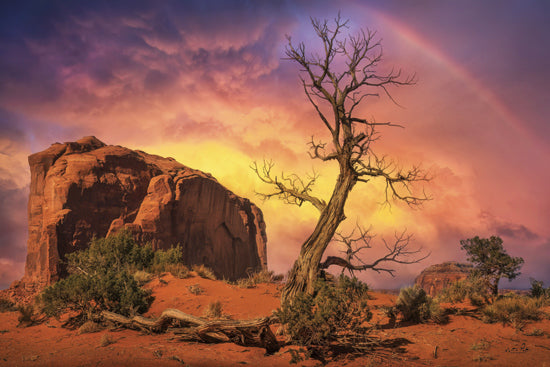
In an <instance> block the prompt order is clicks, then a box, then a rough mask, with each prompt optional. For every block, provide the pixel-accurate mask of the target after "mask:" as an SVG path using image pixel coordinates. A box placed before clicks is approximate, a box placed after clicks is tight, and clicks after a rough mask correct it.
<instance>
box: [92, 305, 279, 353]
mask: <svg viewBox="0 0 550 367" xmlns="http://www.w3.org/2000/svg"><path fill="white" fill-rule="evenodd" d="M101 316H102V318H103V319H104V320H107V321H111V322H114V323H116V324H117V325H121V326H124V327H126V328H131V329H139V330H145V331H148V332H164V331H166V329H167V328H168V326H169V325H170V324H171V323H172V321H179V322H181V323H183V324H186V325H188V327H185V328H173V329H171V331H172V332H173V333H174V334H176V335H178V337H179V338H180V339H181V340H184V341H198V342H206V343H227V342H232V343H235V344H238V345H243V346H250V347H260V348H264V349H265V350H266V352H267V353H270V354H271V353H275V352H277V351H278V350H279V348H280V347H279V343H278V342H277V339H276V338H275V335H274V334H273V332H272V331H271V329H270V327H269V325H271V324H272V323H275V322H276V321H277V320H276V318H274V317H262V318H258V319H252V320H212V321H209V320H206V319H203V318H201V317H197V316H193V315H189V314H186V313H184V312H182V311H179V310H176V309H171V308H169V309H166V310H164V311H163V312H162V314H161V315H160V316H159V317H158V318H156V319H150V318H146V317H143V316H134V317H132V318H129V317H125V316H122V315H119V314H116V313H114V312H109V311H103V312H102V313H101Z"/></svg>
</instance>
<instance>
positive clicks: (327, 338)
mask: <svg viewBox="0 0 550 367" xmlns="http://www.w3.org/2000/svg"><path fill="white" fill-rule="evenodd" d="M367 291H368V287H367V285H366V284H364V283H361V282H360V281H359V280H357V278H348V277H346V276H343V275H342V276H340V278H339V279H338V281H337V282H336V284H332V283H329V282H327V281H324V280H318V281H317V282H316V284H315V289H314V293H313V294H312V295H311V294H307V293H300V294H298V295H296V296H295V297H294V299H293V300H292V303H290V302H289V301H288V300H287V301H285V303H284V304H283V305H282V307H281V308H280V309H278V310H277V311H276V313H275V314H276V316H277V317H278V318H279V320H280V322H281V324H283V325H284V326H285V328H286V332H287V333H288V336H289V337H290V339H291V340H292V341H293V342H294V343H296V344H299V345H306V346H307V345H327V344H329V343H330V342H332V341H334V340H338V338H340V337H344V336H346V335H347V334H350V333H351V334H357V333H358V332H359V330H361V334H362V335H364V333H365V332H364V328H363V329H362V327H363V326H362V325H363V324H364V323H366V322H367V321H369V320H370V318H371V317H372V313H371V312H370V310H369V308H368V306H367V300H368V293H367Z"/></svg>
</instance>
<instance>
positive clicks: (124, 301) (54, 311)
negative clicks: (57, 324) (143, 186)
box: [40, 231, 154, 322]
mask: <svg viewBox="0 0 550 367" xmlns="http://www.w3.org/2000/svg"><path fill="white" fill-rule="evenodd" d="M153 258H154V253H153V251H152V249H151V247H150V246H139V245H138V244H137V243H136V242H135V241H134V240H133V238H132V236H131V234H130V233H129V232H126V231H122V232H120V233H119V234H117V235H115V236H111V237H109V238H104V239H93V240H92V241H91V243H90V247H89V248H87V249H86V250H83V251H79V252H75V253H72V254H69V255H68V256H67V261H68V264H69V270H70V271H71V272H72V274H70V275H69V276H68V277H67V278H65V279H62V280H60V281H58V282H57V283H55V284H53V285H51V286H49V287H47V288H46V289H44V291H43V292H42V294H41V295H40V304H41V306H42V311H43V312H44V313H45V314H46V315H47V316H57V315H59V314H60V313H62V312H63V311H65V310H72V311H77V312H79V314H80V315H79V319H80V322H84V321H86V320H87V319H90V318H92V317H93V315H94V314H96V313H98V312H100V311H102V310H108V311H112V312H116V313H120V314H123V315H126V316H130V315H132V314H134V313H135V312H145V311H146V310H147V309H148V307H149V304H150V301H151V298H150V291H146V290H143V289H141V288H140V287H139V285H138V282H137V281H136V279H134V276H133V274H134V273H136V271H143V270H144V269H145V268H147V267H148V266H150V264H151V263H152V261H153Z"/></svg>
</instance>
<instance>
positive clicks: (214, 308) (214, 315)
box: [204, 301, 223, 319]
mask: <svg viewBox="0 0 550 367" xmlns="http://www.w3.org/2000/svg"><path fill="white" fill-rule="evenodd" d="M222 315H223V306H222V303H221V302H220V301H214V302H210V303H209V304H208V306H206V309H205V310H204V317H206V318H209V319H219V318H221V317H222Z"/></svg>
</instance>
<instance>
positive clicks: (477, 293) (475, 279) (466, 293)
mask: <svg viewBox="0 0 550 367" xmlns="http://www.w3.org/2000/svg"><path fill="white" fill-rule="evenodd" d="M438 298H439V301H441V302H463V301H464V300H465V299H468V300H470V302H471V303H472V305H474V306H481V305H483V304H486V303H488V302H489V298H490V294H489V286H488V284H487V281H486V280H485V279H483V278H482V277H481V276H479V275H476V274H473V275H471V276H469V277H468V278H466V279H463V280H459V281H456V282H454V283H451V284H450V285H449V286H448V287H446V288H444V289H443V290H442V291H441V292H440V293H439V295H438Z"/></svg>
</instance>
